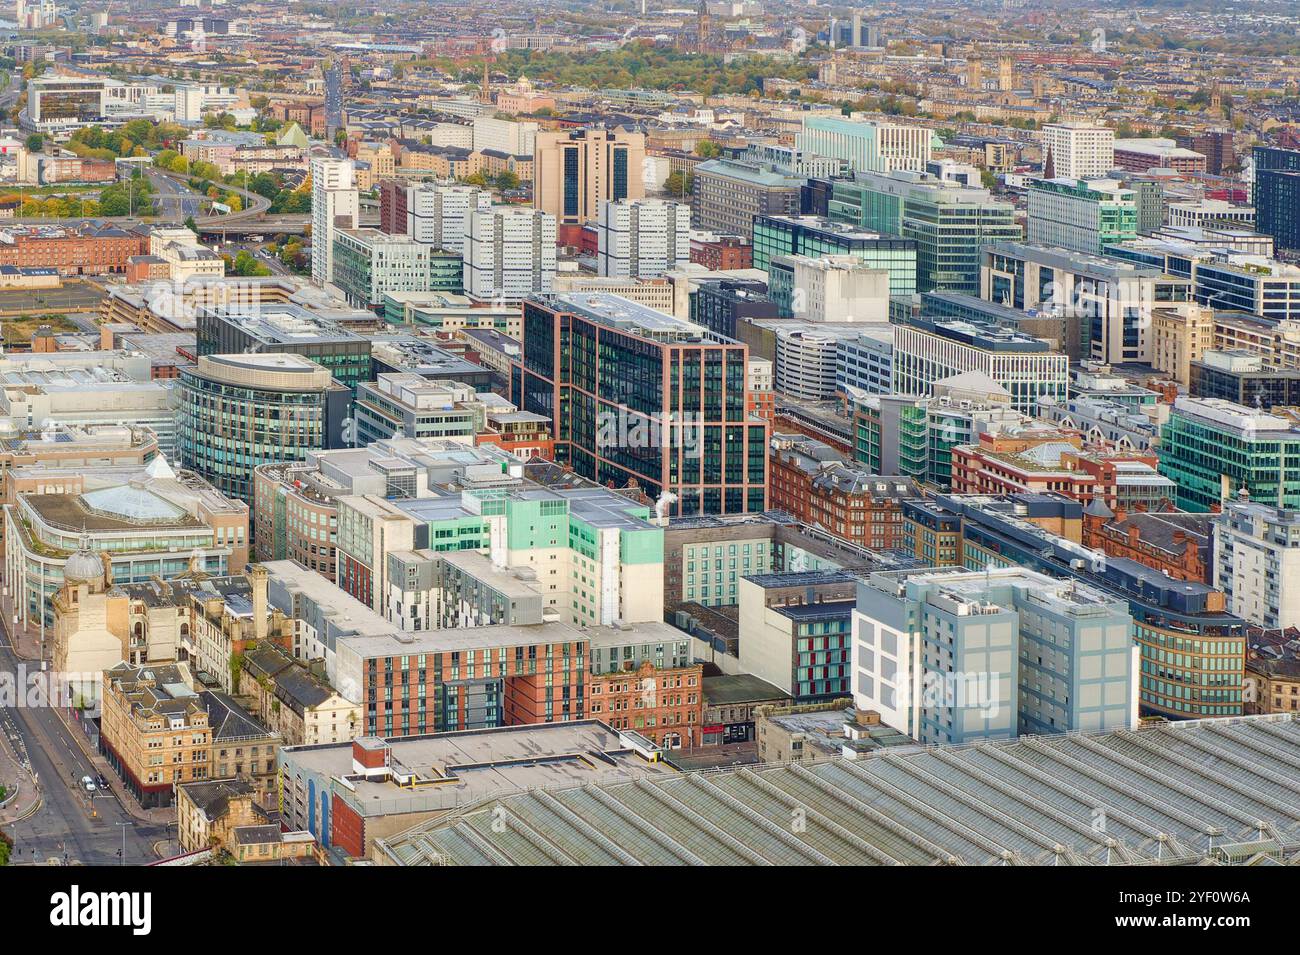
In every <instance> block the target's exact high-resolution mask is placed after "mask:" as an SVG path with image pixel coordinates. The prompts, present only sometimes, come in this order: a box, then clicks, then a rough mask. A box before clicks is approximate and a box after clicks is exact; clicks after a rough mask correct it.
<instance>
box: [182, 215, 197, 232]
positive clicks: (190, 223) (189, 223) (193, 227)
mask: <svg viewBox="0 0 1300 955" xmlns="http://www.w3.org/2000/svg"><path fill="white" fill-rule="evenodd" d="M185 228H187V229H189V230H190V231H191V232H193V233H196V234H197V233H198V231H199V224H198V223H197V222H195V221H194V217H193V216H186V217H185Z"/></svg>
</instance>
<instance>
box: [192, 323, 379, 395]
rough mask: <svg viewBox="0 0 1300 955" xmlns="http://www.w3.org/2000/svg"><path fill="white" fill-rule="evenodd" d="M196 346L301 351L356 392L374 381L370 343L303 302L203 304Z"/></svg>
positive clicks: (225, 351) (218, 351)
mask: <svg viewBox="0 0 1300 955" xmlns="http://www.w3.org/2000/svg"><path fill="white" fill-rule="evenodd" d="M195 344H196V345H197V346H198V354H199V356H200V357H202V356H205V355H237V354H240V353H249V354H252V353H256V354H259V355H276V354H282V355H301V356H302V357H304V358H307V359H310V360H311V361H312V362H313V363H315V364H316V365H319V366H320V367H321V368H324V369H325V370H326V371H328V372H329V373H330V374H331V375H332V376H333V377H334V379H335V380H336V381H338V382H340V383H341V384H344V385H347V386H348V388H351V389H352V390H353V391H355V390H356V387H357V385H359V384H360V383H361V382H363V381H373V380H374V374H373V369H372V368H371V362H370V342H369V340H367V339H365V338H362V337H361V336H360V335H355V334H353V333H352V332H349V331H344V330H343V329H341V328H339V327H337V326H336V325H334V324H332V323H330V322H328V321H326V320H324V319H322V318H321V317H320V316H319V315H317V314H316V313H314V312H312V311H310V310H309V309H306V308H303V307H302V306H300V305H292V304H278V305H261V306H250V307H248V308H238V307H233V308H224V307H217V308H203V309H200V310H199V313H198V316H197V318H196V321H195Z"/></svg>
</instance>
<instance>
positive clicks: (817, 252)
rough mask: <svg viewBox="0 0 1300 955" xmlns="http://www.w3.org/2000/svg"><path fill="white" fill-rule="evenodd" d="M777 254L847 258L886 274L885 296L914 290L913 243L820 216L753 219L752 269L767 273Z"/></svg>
mask: <svg viewBox="0 0 1300 955" xmlns="http://www.w3.org/2000/svg"><path fill="white" fill-rule="evenodd" d="M779 255H804V256H808V257H809V258H817V257H819V256H823V255H851V256H853V257H854V258H856V259H859V260H861V261H862V262H864V263H866V264H867V265H869V266H871V267H872V268H876V269H885V270H887V271H888V272H889V294H890V295H891V296H899V295H911V294H913V293H914V292H915V291H916V241H915V240H913V239H904V238H899V237H898V236H890V235H881V234H880V233H878V232H870V231H867V230H864V229H859V228H857V227H856V226H851V225H848V224H846V223H844V222H833V221H831V220H830V219H826V218H822V217H821V216H755V217H754V268H756V269H762V270H763V271H764V272H768V271H770V270H771V265H772V259H774V258H776V257H777V256H779Z"/></svg>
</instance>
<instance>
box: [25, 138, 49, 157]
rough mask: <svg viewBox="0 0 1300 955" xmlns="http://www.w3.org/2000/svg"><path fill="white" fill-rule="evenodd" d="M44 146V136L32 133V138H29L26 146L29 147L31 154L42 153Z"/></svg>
mask: <svg viewBox="0 0 1300 955" xmlns="http://www.w3.org/2000/svg"><path fill="white" fill-rule="evenodd" d="M44 145H45V137H44V136H42V135H41V134H40V133H32V134H31V135H30V136H28V137H27V142H26V146H27V151H28V152H29V153H38V152H40V151H41V147H42V146H44Z"/></svg>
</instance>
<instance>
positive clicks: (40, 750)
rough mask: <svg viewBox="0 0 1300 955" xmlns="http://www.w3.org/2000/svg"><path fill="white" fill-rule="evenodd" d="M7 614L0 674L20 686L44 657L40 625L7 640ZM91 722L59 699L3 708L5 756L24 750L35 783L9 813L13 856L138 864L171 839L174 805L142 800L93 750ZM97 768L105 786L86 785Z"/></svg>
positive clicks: (1, 629) (0, 630) (0, 731)
mask: <svg viewBox="0 0 1300 955" xmlns="http://www.w3.org/2000/svg"><path fill="white" fill-rule="evenodd" d="M12 619H13V618H12V615H11V614H6V615H5V616H4V617H3V618H0V677H3V678H5V679H8V680H11V681H13V682H14V684H15V685H16V686H17V687H19V688H20V689H21V688H22V687H24V686H25V685H26V681H25V680H24V679H23V678H24V677H27V678H28V679H30V675H31V673H32V672H33V671H34V670H36V669H37V668H40V667H42V666H43V665H45V663H44V662H43V661H39V660H38V653H39V648H40V643H39V631H37V633H36V634H33V633H32V632H31V631H30V629H28V630H25V631H18V632H15V633H14V635H13V640H12V641H11V638H10V632H9V631H10V629H11V627H10V625H9V623H8V622H9V621H10V620H12ZM47 652H48V651H47ZM20 668H21V669H20ZM21 697H22V694H19V695H18V698H17V699H18V701H20V702H21ZM88 729H89V727H87V726H86V725H84V724H82V723H81V722H80V721H79V719H78V718H77V715H76V714H74V713H70V712H64V710H63V709H62V708H60V707H57V706H48V705H44V706H29V705H15V706H8V707H0V735H2V736H4V737H5V739H6V743H8V744H9V745H10V746H11V751H10V759H13V758H14V756H15V754H17V755H18V758H19V759H21V754H25V755H26V757H27V759H28V761H29V764H30V770H31V779H32V781H33V782H34V783H35V787H36V792H35V796H36V803H35V804H33V803H32V802H31V801H30V797H27V799H28V801H26V802H25V803H24V808H23V811H22V813H18V812H14V813H12V814H6V819H5V829H6V831H7V832H8V833H9V835H11V836H12V837H13V839H14V854H13V857H12V861H13V863H15V864H19V865H32V864H63V865H68V864H83V865H140V864H143V863H146V862H151V861H153V860H155V859H157V858H159V856H158V850H162V851H167V848H168V846H169V845H170V844H171V843H173V842H174V839H175V825H174V820H175V811H174V810H166V809H154V810H146V809H143V808H142V807H140V805H139V804H138V803H136V802H135V800H134V799H133V798H132V797H131V795H130V794H129V793H128V792H126V791H125V789H124V787H123V785H122V783H121V781H120V780H119V779H118V778H117V776H116V774H115V773H114V772H113V770H112V768H111V767H110V766H109V765H108V762H107V760H105V759H104V758H103V757H102V756H100V755H99V754H98V753H97V752H96V751H95V748H94V747H93V746H92V744H91V742H90V738H89V736H88V735H87V730H88ZM101 773H102V774H103V775H104V777H105V778H106V779H108V780H109V781H110V784H111V785H110V790H109V791H108V792H104V791H103V790H97V791H95V792H93V793H90V792H87V791H86V790H85V787H84V786H83V785H82V783H81V779H82V777H83V776H91V777H95V776H97V775H99V774H101ZM10 815H12V817H13V818H9V816H10ZM123 850H125V854H123Z"/></svg>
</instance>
